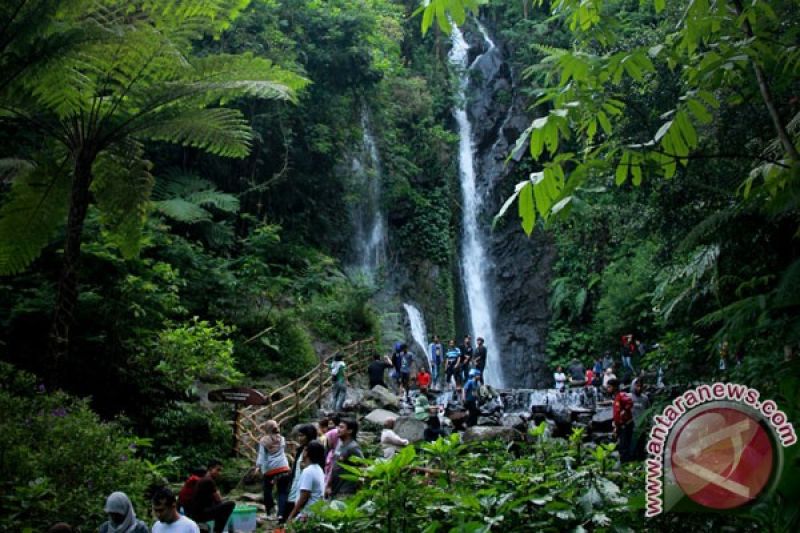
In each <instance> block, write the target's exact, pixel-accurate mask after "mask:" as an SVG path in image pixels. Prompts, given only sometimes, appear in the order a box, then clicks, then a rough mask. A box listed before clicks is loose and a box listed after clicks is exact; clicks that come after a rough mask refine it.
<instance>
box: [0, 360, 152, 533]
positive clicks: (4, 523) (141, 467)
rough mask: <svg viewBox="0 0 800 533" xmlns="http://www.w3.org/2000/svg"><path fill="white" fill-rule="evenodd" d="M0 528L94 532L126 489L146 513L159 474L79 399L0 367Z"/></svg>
mask: <svg viewBox="0 0 800 533" xmlns="http://www.w3.org/2000/svg"><path fill="white" fill-rule="evenodd" d="M0 383H2V384H3V385H2V388H0V412H2V413H3V416H2V418H1V419H0V471H2V472H3V475H2V478H0V509H2V512H0V530H1V531H44V530H46V529H47V527H48V526H49V525H51V524H53V523H55V522H59V521H64V522H68V523H70V524H72V525H82V526H84V527H86V528H87V529H91V528H96V527H97V526H98V525H99V524H100V523H102V522H103V521H104V520H106V517H105V514H104V513H103V504H104V503H105V499H106V497H107V496H108V495H109V494H111V493H112V492H114V491H117V490H119V491H123V492H125V493H126V494H127V495H128V496H129V497H130V498H131V501H132V502H133V504H134V508H135V509H136V510H137V512H138V514H139V515H140V516H146V515H147V509H148V506H147V504H146V502H145V491H146V489H147V487H148V486H149V485H150V484H151V483H152V482H154V481H156V480H157V479H158V477H159V475H158V472H157V471H156V470H155V469H154V468H153V467H152V466H151V465H150V464H148V463H147V462H145V461H143V460H142V459H140V458H138V457H137V455H138V454H139V452H140V449H141V448H142V447H143V446H146V445H147V444H148V442H147V441H146V440H143V439H138V438H137V437H135V436H133V435H131V434H129V433H128V432H127V431H125V430H124V429H123V428H122V427H121V425H120V424H119V423H116V422H111V423H105V422H101V421H100V420H99V418H98V417H97V415H96V414H95V413H93V412H92V411H91V409H89V406H88V404H87V402H86V401H85V400H80V399H76V398H74V397H71V396H69V395H67V394H64V393H62V392H55V393H47V392H45V391H44V388H43V386H42V387H39V388H36V387H35V380H34V378H33V376H32V375H30V374H22V373H19V372H17V371H16V370H15V369H14V368H13V367H11V366H10V365H7V364H0Z"/></svg>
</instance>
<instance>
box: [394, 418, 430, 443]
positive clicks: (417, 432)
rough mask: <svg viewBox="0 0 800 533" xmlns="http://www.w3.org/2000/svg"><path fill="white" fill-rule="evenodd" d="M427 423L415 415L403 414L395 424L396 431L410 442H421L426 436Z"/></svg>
mask: <svg viewBox="0 0 800 533" xmlns="http://www.w3.org/2000/svg"><path fill="white" fill-rule="evenodd" d="M425 425H426V424H425V422H422V421H420V420H417V419H416V418H414V417H413V416H401V417H399V418H398V419H397V422H395V424H394V432H395V433H397V434H398V435H399V436H400V437H402V438H404V439H408V441H409V442H419V441H421V440H422V439H423V438H424V436H425Z"/></svg>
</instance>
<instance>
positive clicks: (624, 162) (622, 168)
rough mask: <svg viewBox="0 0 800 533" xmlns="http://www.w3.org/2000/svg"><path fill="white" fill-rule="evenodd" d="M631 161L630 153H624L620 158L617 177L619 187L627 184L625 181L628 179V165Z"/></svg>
mask: <svg viewBox="0 0 800 533" xmlns="http://www.w3.org/2000/svg"><path fill="white" fill-rule="evenodd" d="M630 159H631V153H630V152H624V153H623V154H622V157H621V158H620V161H619V165H617V171H616V175H615V180H614V181H615V182H616V184H617V185H622V184H623V183H625V180H626V179H628V164H629V162H630Z"/></svg>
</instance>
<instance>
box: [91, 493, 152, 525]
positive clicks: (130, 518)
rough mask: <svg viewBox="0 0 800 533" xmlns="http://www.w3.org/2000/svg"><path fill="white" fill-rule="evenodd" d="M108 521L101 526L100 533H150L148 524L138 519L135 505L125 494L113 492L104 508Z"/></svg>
mask: <svg viewBox="0 0 800 533" xmlns="http://www.w3.org/2000/svg"><path fill="white" fill-rule="evenodd" d="M103 510H104V511H105V513H106V514H107V515H108V521H107V522H103V524H102V525H101V526H100V529H99V531H100V533H148V532H149V531H150V530H149V529H148V527H147V524H145V523H144V522H142V521H141V520H138V519H137V518H136V513H135V512H134V510H133V504H132V503H131V500H130V498H128V495H127V494H125V493H124V492H112V493H111V495H110V496H109V497H108V499H107V500H106V506H105V507H104V508H103Z"/></svg>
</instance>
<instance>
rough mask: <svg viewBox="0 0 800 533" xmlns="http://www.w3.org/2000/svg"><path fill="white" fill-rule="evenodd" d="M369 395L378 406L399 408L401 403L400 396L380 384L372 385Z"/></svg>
mask: <svg viewBox="0 0 800 533" xmlns="http://www.w3.org/2000/svg"><path fill="white" fill-rule="evenodd" d="M367 397H368V398H370V399H371V400H374V401H375V402H376V403H377V405H378V406H380V407H383V408H384V409H397V408H398V406H399V405H400V398H398V397H397V396H396V395H395V394H394V393H392V391H390V390H389V389H387V388H386V387H382V386H380V385H375V386H374V387H372V390H371V391H369V392H368V393H367Z"/></svg>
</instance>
